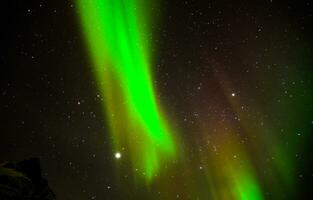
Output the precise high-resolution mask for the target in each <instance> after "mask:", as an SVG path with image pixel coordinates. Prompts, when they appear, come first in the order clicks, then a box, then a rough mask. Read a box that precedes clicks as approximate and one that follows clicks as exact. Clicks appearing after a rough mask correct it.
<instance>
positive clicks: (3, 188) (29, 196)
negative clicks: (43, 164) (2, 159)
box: [0, 158, 56, 200]
mask: <svg viewBox="0 0 313 200" xmlns="http://www.w3.org/2000/svg"><path fill="white" fill-rule="evenodd" d="M0 199H1V200H39V199H40V200H55V199H56V198H55V194H54V193H53V191H52V190H51V189H50V187H49V185H48V183H47V181H46V180H45V179H44V178H43V177H42V175H41V168H40V161H39V159H38V158H30V159H27V160H24V161H21V162H18V163H11V162H7V163H4V164H2V165H1V166H0Z"/></svg>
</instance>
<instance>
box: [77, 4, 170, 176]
mask: <svg viewBox="0 0 313 200" xmlns="http://www.w3.org/2000/svg"><path fill="white" fill-rule="evenodd" d="M77 3H78V9H79V17H80V20H81V23H82V26H83V31H84V34H85V36H86V40H87V45H88V48H89V52H90V56H91V59H92V65H93V71H94V74H95V76H96V78H97V83H98V85H99V89H100V91H101V94H102V96H103V97H104V108H105V112H106V116H107V118H108V122H109V125H110V129H111V133H112V138H113V148H114V150H115V151H121V150H124V149H126V150H127V154H129V157H130V162H131V163H132V165H133V170H134V171H136V172H137V171H140V172H142V173H140V174H142V176H143V177H144V179H145V180H146V181H149V180H151V179H152V178H153V177H154V175H156V173H157V172H158V171H159V167H160V163H161V162H162V161H164V162H165V161H166V160H169V159H171V158H173V157H174V156H175V152H176V147H175V144H174V138H173V134H172V131H170V129H169V127H168V125H167V120H166V119H165V118H164V117H163V115H162V111H161V108H160V106H159V105H158V103H157V101H156V97H155V94H154V93H155V92H154V88H153V85H152V77H151V74H150V67H151V64H150V59H149V57H150V55H149V52H148V49H149V42H148V40H149V37H148V36H149V33H150V32H149V31H148V28H147V27H149V26H148V24H149V20H150V17H149V16H148V14H147V13H145V9H144V6H142V5H144V2H143V1H142V2H141V1H138V0H93V1H87V0H78V1H77ZM150 3H151V2H150ZM140 6H142V7H140ZM146 10H147V9H146ZM147 19H148V20H147ZM126 150H125V152H126Z"/></svg>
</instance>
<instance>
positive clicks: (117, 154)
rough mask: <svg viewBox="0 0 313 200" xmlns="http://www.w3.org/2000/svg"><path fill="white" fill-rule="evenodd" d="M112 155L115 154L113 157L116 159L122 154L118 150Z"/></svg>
mask: <svg viewBox="0 0 313 200" xmlns="http://www.w3.org/2000/svg"><path fill="white" fill-rule="evenodd" d="M114 156H115V158H116V159H117V160H118V159H120V158H121V157H122V154H121V153H120V152H116V153H115V154H114Z"/></svg>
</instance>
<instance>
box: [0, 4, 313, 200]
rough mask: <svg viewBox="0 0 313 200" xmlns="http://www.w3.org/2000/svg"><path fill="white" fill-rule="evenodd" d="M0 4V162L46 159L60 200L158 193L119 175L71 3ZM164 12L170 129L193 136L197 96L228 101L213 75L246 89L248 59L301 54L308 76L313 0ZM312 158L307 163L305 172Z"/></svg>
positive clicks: (159, 67) (161, 50) (161, 38)
mask: <svg viewBox="0 0 313 200" xmlns="http://www.w3.org/2000/svg"><path fill="white" fill-rule="evenodd" d="M1 8H2V9H1V10H2V11H1V18H0V19H1V32H0V38H1V48H0V63H1V73H0V74H1V87H0V95H1V98H0V101H1V107H0V112H1V134H0V162H1V161H6V160H9V161H20V160H23V159H26V158H28V157H34V156H35V157H39V158H40V159H41V162H42V169H43V173H44V176H45V177H46V178H47V179H48V181H49V184H50V185H51V187H52V189H53V190H54V191H55V193H56V194H57V199H60V200H63V199H64V200H65V199H69V200H71V199H139V198H140V197H141V198H143V199H144V197H147V196H149V195H151V196H153V194H154V192H156V191H145V190H144V189H142V188H135V187H134V186H133V185H132V184H131V183H127V182H125V183H124V184H123V185H117V184H116V183H115V181H114V176H113V174H114V173H113V165H112V162H113V161H112V160H113V159H114V158H113V157H112V154H113V152H112V151H111V148H110V138H109V137H110V136H109V134H108V130H107V127H106V122H105V116H104V115H103V112H102V109H103V108H102V107H101V101H102V97H101V96H100V95H99V92H98V90H97V87H96V83H95V79H94V78H93V75H92V73H91V67H90V62H89V57H88V52H87V49H86V47H85V43H84V38H83V35H82V33H81V27H80V25H79V22H78V17H77V13H76V10H75V4H74V2H71V1H39V0H28V1H4V2H2V3H1ZM158 9H159V11H158V12H157V14H158V15H159V16H157V17H159V18H160V20H159V22H158V23H156V24H155V26H154V27H153V29H154V30H155V39H154V40H153V42H154V46H155V49H153V50H152V52H154V54H155V57H154V62H155V73H154V77H155V80H156V81H155V82H156V85H157V88H158V91H159V93H158V95H159V98H160V99H161V101H162V102H163V103H164V106H165V108H166V110H168V111H169V116H171V117H173V118H175V119H176V120H174V122H173V123H174V124H173V126H174V127H178V128H179V129H180V130H182V132H181V134H182V137H183V138H185V139H186V140H187V141H188V139H189V138H192V137H194V136H193V135H190V134H189V132H188V130H190V129H192V127H193V124H190V123H184V119H185V118H186V116H187V118H192V110H191V109H190V108H189V106H190V102H199V104H210V102H212V103H213V102H215V105H216V102H218V103H217V104H218V106H221V107H223V105H224V104H225V102H226V99H223V98H221V96H224V94H223V93H222V91H221V90H220V86H219V82H218V80H216V79H215V78H214V74H216V73H217V72H218V71H223V72H225V73H227V74H229V75H231V76H232V77H236V78H235V81H234V82H235V83H236V86H237V87H246V85H247V83H249V81H253V80H249V78H248V79H247V80H246V82H242V81H241V80H242V79H241V76H242V73H243V71H244V70H245V69H246V68H244V67H243V66H255V65H257V64H256V60H263V61H264V60H265V61H264V62H265V63H266V60H271V59H273V58H275V57H279V58H281V60H283V61H282V63H283V62H284V60H285V59H284V56H287V57H288V60H292V59H293V56H294V58H295V59H298V57H299V55H301V57H302V58H305V59H304V61H303V62H304V63H306V65H303V66H300V68H303V69H301V70H302V71H303V73H304V74H305V73H306V74H310V73H311V67H312V66H313V65H312V64H313V63H312V55H313V54H312V35H313V29H312V27H313V26H312V14H313V2H311V1H291V2H288V1H280V2H279V1H275V0H273V2H271V1H196V0H194V1H179V0H171V1H162V2H161V5H160V6H159V8H158ZM264 49H267V50H268V52H264ZM295 51H297V52H295ZM260 52H262V53H260ZM286 59H287V58H286ZM278 64H279V63H278ZM251 70H252V72H251V73H253V74H257V73H259V72H257V69H255V68H254V70H255V71H253V69H251ZM252 77H253V76H252ZM310 77H311V76H310ZM251 79H252V78H251ZM236 80H237V81H236ZM200 82H206V85H204V86H203V87H204V88H205V87H209V88H208V90H210V91H211V92H213V93H214V94H215V96H214V97H212V98H211V99H209V100H203V96H204V95H205V94H204V93H197V87H198V86H199V83H200ZM207 85H209V86H207ZM247 90H253V89H252V88H251V89H249V88H247ZM202 101H205V102H202ZM213 115H214V114H213ZM216 115H217V114H216ZM227 115H231V113H227ZM311 143H312V142H311ZM193 148H195V147H193V146H192V145H190V151H191V152H192V151H193V150H194V149H193ZM308 151H309V152H311V151H310V150H308ZM307 155H308V156H312V153H307ZM311 161H312V159H311V158H309V159H307V160H306V166H303V167H304V169H305V170H307V171H308V173H311V171H310V166H312V164H311ZM312 176H313V175H312ZM306 181H307V182H301V183H299V184H300V185H301V187H302V188H303V189H302V190H300V191H302V194H301V195H302V196H303V199H306V198H305V196H309V194H312V192H311V191H309V188H311V186H312V178H311V179H307V180H306ZM125 187H128V188H129V189H128V190H125ZM299 187H300V186H299ZM121 191H123V192H121ZM301 195H300V196H301ZM151 196H150V197H151ZM311 197H312V196H311ZM300 198H302V197H299V199H300ZM286 199H288V197H286Z"/></svg>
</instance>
